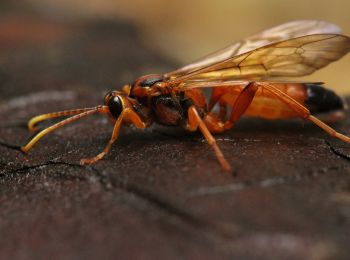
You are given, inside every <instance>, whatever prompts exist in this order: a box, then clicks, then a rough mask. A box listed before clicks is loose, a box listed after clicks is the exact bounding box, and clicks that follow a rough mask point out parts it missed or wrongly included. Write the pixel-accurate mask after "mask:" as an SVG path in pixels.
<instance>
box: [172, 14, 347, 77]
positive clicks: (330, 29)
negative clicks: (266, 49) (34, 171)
mask: <svg viewBox="0 0 350 260" xmlns="http://www.w3.org/2000/svg"><path fill="white" fill-rule="evenodd" d="M340 31H341V30H340V28H339V27H338V26H336V25H334V24H331V23H327V22H324V21H314V20H301V21H292V22H288V23H284V24H281V25H279V26H276V27H273V28H271V29H268V30H265V31H263V32H261V33H258V34H255V35H253V36H250V37H248V38H246V39H244V40H241V41H238V42H235V43H233V44H231V45H230V46H228V47H226V48H224V49H221V50H219V51H216V52H214V53H212V54H210V55H208V56H206V57H203V58H202V59H200V60H198V61H196V62H194V63H192V64H189V65H187V66H184V67H182V68H180V69H178V70H175V71H173V72H170V73H167V74H165V77H168V78H176V77H180V76H183V75H186V74H190V73H192V72H194V71H198V70H200V69H203V68H206V67H210V66H212V65H213V64H216V63H219V62H222V61H225V60H227V59H229V58H232V57H235V56H237V55H240V54H243V53H246V52H249V51H252V50H254V49H257V48H260V47H262V46H265V45H269V44H272V43H276V42H280V41H285V40H288V39H292V38H297V37H301V36H305V35H310V34H339V33H340Z"/></svg>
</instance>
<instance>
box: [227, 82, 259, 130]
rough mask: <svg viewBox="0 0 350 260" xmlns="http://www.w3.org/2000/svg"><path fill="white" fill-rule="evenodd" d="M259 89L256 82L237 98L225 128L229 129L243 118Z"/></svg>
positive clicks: (250, 84)
mask: <svg viewBox="0 0 350 260" xmlns="http://www.w3.org/2000/svg"><path fill="white" fill-rule="evenodd" d="M257 90H258V87H257V86H256V84H255V83H254V82H251V83H249V84H248V85H247V86H245V87H244V89H243V90H242V91H241V92H240V93H239V95H238V96H237V98H236V100H235V102H234V104H233V105H232V112H231V115H230V118H229V120H228V121H226V122H225V128H226V129H229V128H231V127H232V126H233V124H234V123H235V122H236V121H237V120H238V119H240V118H241V116H242V115H243V114H244V112H245V111H246V110H247V108H248V107H249V106H250V104H251V103H252V101H253V98H254V96H255V93H256V91H257Z"/></svg>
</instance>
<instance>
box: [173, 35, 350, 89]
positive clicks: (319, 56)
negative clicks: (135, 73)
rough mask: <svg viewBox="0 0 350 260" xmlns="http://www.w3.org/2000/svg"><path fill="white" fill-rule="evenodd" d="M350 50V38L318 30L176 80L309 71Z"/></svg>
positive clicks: (237, 78) (277, 74)
mask: <svg viewBox="0 0 350 260" xmlns="http://www.w3.org/2000/svg"><path fill="white" fill-rule="evenodd" d="M349 50H350V38H349V37H347V36H344V35H337V34H315V35H307V36H302V37H299V38H294V39H290V40H286V41H282V42H277V43H273V44H270V45H267V46H264V47H260V48H258V49H254V50H252V51H250V52H247V53H243V54H241V55H238V56H234V57H232V58H229V59H227V60H224V61H221V62H218V63H215V64H213V65H211V66H209V67H204V68H202V69H199V70H196V71H194V72H191V73H189V74H186V75H183V76H179V77H177V78H175V79H173V81H174V82H175V83H176V82H183V81H218V80H220V81H227V80H239V79H244V80H249V79H262V78H263V79H266V78H272V77H291V76H293V77H294V76H305V75H309V74H311V73H312V72H314V71H315V70H318V69H320V68H322V67H324V66H326V65H327V64H329V63H331V62H333V61H335V60H338V59H339V58H341V57H342V56H344V55H345V54H346V53H348V52H349Z"/></svg>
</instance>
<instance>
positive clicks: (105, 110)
mask: <svg viewBox="0 0 350 260" xmlns="http://www.w3.org/2000/svg"><path fill="white" fill-rule="evenodd" d="M97 113H108V107H106V106H97V107H95V108H91V109H90V110H88V111H85V112H82V113H80V114H77V115H75V116H72V117H69V118H67V119H65V120H62V121H60V122H58V123H56V124H54V125H52V126H49V127H47V128H45V129H44V130H42V131H41V132H39V133H38V134H37V135H36V136H34V137H33V139H32V140H30V141H29V142H28V143H27V144H26V145H25V146H22V147H21V148H20V149H21V151H22V152H25V153H26V152H28V150H29V149H31V148H32V147H33V145H34V144H35V143H36V142H38V141H39V140H40V139H41V138H43V137H44V136H45V135H47V134H48V133H50V132H52V131H54V130H56V129H57V128H60V127H62V126H64V125H67V124H69V123H72V122H74V121H76V120H78V119H80V118H82V117H86V116H88V115H92V114H97Z"/></svg>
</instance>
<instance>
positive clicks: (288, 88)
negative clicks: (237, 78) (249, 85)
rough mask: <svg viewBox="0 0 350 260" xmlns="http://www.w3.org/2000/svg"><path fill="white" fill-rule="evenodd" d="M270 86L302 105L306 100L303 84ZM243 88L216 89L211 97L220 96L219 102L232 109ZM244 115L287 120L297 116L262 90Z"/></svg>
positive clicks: (257, 93)
mask: <svg viewBox="0 0 350 260" xmlns="http://www.w3.org/2000/svg"><path fill="white" fill-rule="evenodd" d="M271 85H273V86H274V87H275V88H277V89H279V90H281V91H282V92H284V93H285V94H287V95H289V96H290V97H292V98H293V99H295V100H296V101H298V102H299V103H300V104H304V103H305V100H307V98H308V96H307V92H306V89H305V87H304V85H303V84H295V83H290V84H288V83H286V84H281V83H275V84H273V83H271ZM244 87H245V85H240V86H237V87H222V88H220V87H218V88H215V89H214V90H213V95H222V96H221V100H220V102H221V103H226V104H228V105H229V106H231V107H232V106H233V105H234V103H235V101H236V98H237V96H238V95H239V93H240V92H241V91H242V89H243V88H244ZM244 115H245V116H252V117H262V118H265V119H287V118H293V117H298V114H297V113H296V112H295V111H293V110H292V109H290V107H288V106H287V105H286V104H285V103H284V102H282V101H281V100H279V99H276V97H275V96H273V95H272V94H271V93H270V92H268V91H266V90H265V89H262V88H260V89H258V90H257V91H256V93H255V97H254V100H253V101H252V103H251V104H250V106H249V108H248V109H247V110H246V112H245V113H244Z"/></svg>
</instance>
